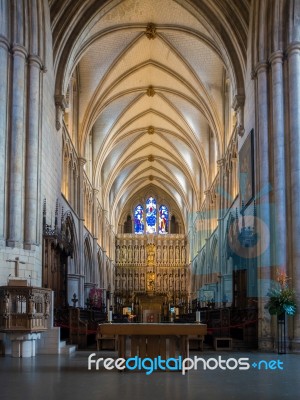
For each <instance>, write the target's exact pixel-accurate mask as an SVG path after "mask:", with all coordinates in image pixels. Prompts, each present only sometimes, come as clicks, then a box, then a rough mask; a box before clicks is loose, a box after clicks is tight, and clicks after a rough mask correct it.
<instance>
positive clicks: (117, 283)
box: [116, 273, 120, 290]
mask: <svg viewBox="0 0 300 400" xmlns="http://www.w3.org/2000/svg"><path fill="white" fill-rule="evenodd" d="M116 289H117V290H119V289H120V274H119V273H117V276H116Z"/></svg>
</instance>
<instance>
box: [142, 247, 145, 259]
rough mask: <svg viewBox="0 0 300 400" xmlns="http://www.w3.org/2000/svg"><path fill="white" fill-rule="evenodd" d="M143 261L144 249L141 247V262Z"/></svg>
mask: <svg viewBox="0 0 300 400" xmlns="http://www.w3.org/2000/svg"><path fill="white" fill-rule="evenodd" d="M144 261H145V247H144V245H142V246H141V262H142V263H143V262H144Z"/></svg>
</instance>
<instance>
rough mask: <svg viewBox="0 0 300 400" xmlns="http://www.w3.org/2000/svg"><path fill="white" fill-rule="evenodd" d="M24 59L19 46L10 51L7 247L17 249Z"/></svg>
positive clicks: (21, 222) (20, 230) (20, 222)
mask: <svg viewBox="0 0 300 400" xmlns="http://www.w3.org/2000/svg"><path fill="white" fill-rule="evenodd" d="M26 57H27V51H26V49H25V48H24V47H23V46H21V45H17V44H16V45H14V47H13V49H12V64H13V65H12V75H13V76H12V101H11V103H12V107H11V118H10V119H11V135H10V152H9V158H10V166H9V167H10V174H9V202H8V210H9V212H8V214H9V215H8V216H9V231H8V241H7V245H8V246H11V247H18V244H19V245H20V243H21V242H22V241H23V227H24V220H23V217H24V214H23V186H24V161H25V160H24V148H25V140H24V138H25V129H26V119H25V112H24V110H25V104H26V90H25V84H26Z"/></svg>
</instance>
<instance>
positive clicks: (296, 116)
mask: <svg viewBox="0 0 300 400" xmlns="http://www.w3.org/2000/svg"><path fill="white" fill-rule="evenodd" d="M287 54H288V82H289V87H288V89H289V90H288V93H289V117H290V119H289V128H290V129H289V130H290V132H289V133H290V136H289V143H290V173H291V192H290V193H291V205H292V221H291V228H292V229H291V231H292V232H291V240H292V254H293V259H292V264H293V275H292V277H291V278H292V284H293V286H294V287H295V291H296V296H297V303H298V307H299V306H300V240H299V227H300V157H299V148H300V132H299V128H300V112H299V110H300V74H299V71H300V43H299V42H298V43H294V44H292V45H290V46H289V47H288V49H287ZM293 347H294V349H297V350H299V349H300V310H299V308H298V311H297V313H296V315H295V317H294V339H293Z"/></svg>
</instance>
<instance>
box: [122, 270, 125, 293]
mask: <svg viewBox="0 0 300 400" xmlns="http://www.w3.org/2000/svg"><path fill="white" fill-rule="evenodd" d="M122 289H123V290H126V275H125V274H124V273H123V275H122Z"/></svg>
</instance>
